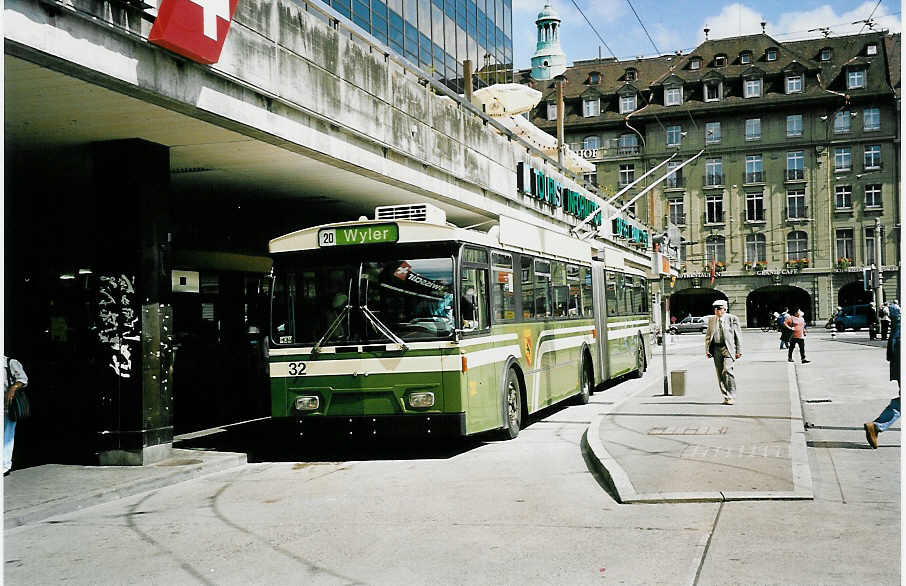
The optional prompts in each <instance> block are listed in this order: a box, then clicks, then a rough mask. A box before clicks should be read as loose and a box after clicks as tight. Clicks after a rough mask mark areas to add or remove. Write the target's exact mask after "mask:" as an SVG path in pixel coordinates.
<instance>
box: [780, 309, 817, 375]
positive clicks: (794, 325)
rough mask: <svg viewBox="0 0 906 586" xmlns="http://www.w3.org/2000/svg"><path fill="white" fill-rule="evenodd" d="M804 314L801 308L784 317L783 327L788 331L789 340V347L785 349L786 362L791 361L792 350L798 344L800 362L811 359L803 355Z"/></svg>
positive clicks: (803, 362) (804, 362)
mask: <svg viewBox="0 0 906 586" xmlns="http://www.w3.org/2000/svg"><path fill="white" fill-rule="evenodd" d="M804 315H805V314H804V313H803V312H802V310H801V309H800V310H798V311H794V312H793V313H792V315H790V316H789V317H788V318H786V321H785V322H783V325H784V328H786V331H788V332H789V336H790V338H789V342H790V347H789V350H788V351H787V355H786V359H787V362H792V361H793V350H794V349H795V348H796V346H797V345H798V346H799V359H800V360H802V364H808V363H809V362H811V360H808V359H806V357H805V319H804V318H803V316H804Z"/></svg>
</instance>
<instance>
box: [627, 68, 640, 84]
mask: <svg viewBox="0 0 906 586" xmlns="http://www.w3.org/2000/svg"><path fill="white" fill-rule="evenodd" d="M625 78H626V81H635V80H637V79H638V78H639V75H638V73H637V72H636V70H635V69H627V70H626V75H625Z"/></svg>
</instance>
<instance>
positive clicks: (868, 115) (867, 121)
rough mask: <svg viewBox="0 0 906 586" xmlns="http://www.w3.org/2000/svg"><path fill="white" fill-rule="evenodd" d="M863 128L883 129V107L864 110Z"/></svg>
mask: <svg viewBox="0 0 906 586" xmlns="http://www.w3.org/2000/svg"><path fill="white" fill-rule="evenodd" d="M862 129H863V130H881V109H880V108H865V110H863V111H862Z"/></svg>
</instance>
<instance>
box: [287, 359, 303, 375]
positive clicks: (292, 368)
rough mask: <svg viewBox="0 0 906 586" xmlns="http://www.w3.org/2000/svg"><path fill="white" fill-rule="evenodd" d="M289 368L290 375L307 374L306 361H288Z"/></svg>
mask: <svg viewBox="0 0 906 586" xmlns="http://www.w3.org/2000/svg"><path fill="white" fill-rule="evenodd" d="M286 366H287V368H288V369H289V376H302V375H303V374H305V366H306V365H305V363H304V362H287V363H286Z"/></svg>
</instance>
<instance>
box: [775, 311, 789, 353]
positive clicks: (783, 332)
mask: <svg viewBox="0 0 906 586" xmlns="http://www.w3.org/2000/svg"><path fill="white" fill-rule="evenodd" d="M789 311H790V310H789V308H787V307H784V308H783V311H782V312H781V313H780V315H779V316H778V317H777V330H778V331H780V349H781V350H783V349H784V348H789V347H790V335H789V330H787V329H786V328H785V327H783V324H784V323H786V318H788V317H790V313H789Z"/></svg>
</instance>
